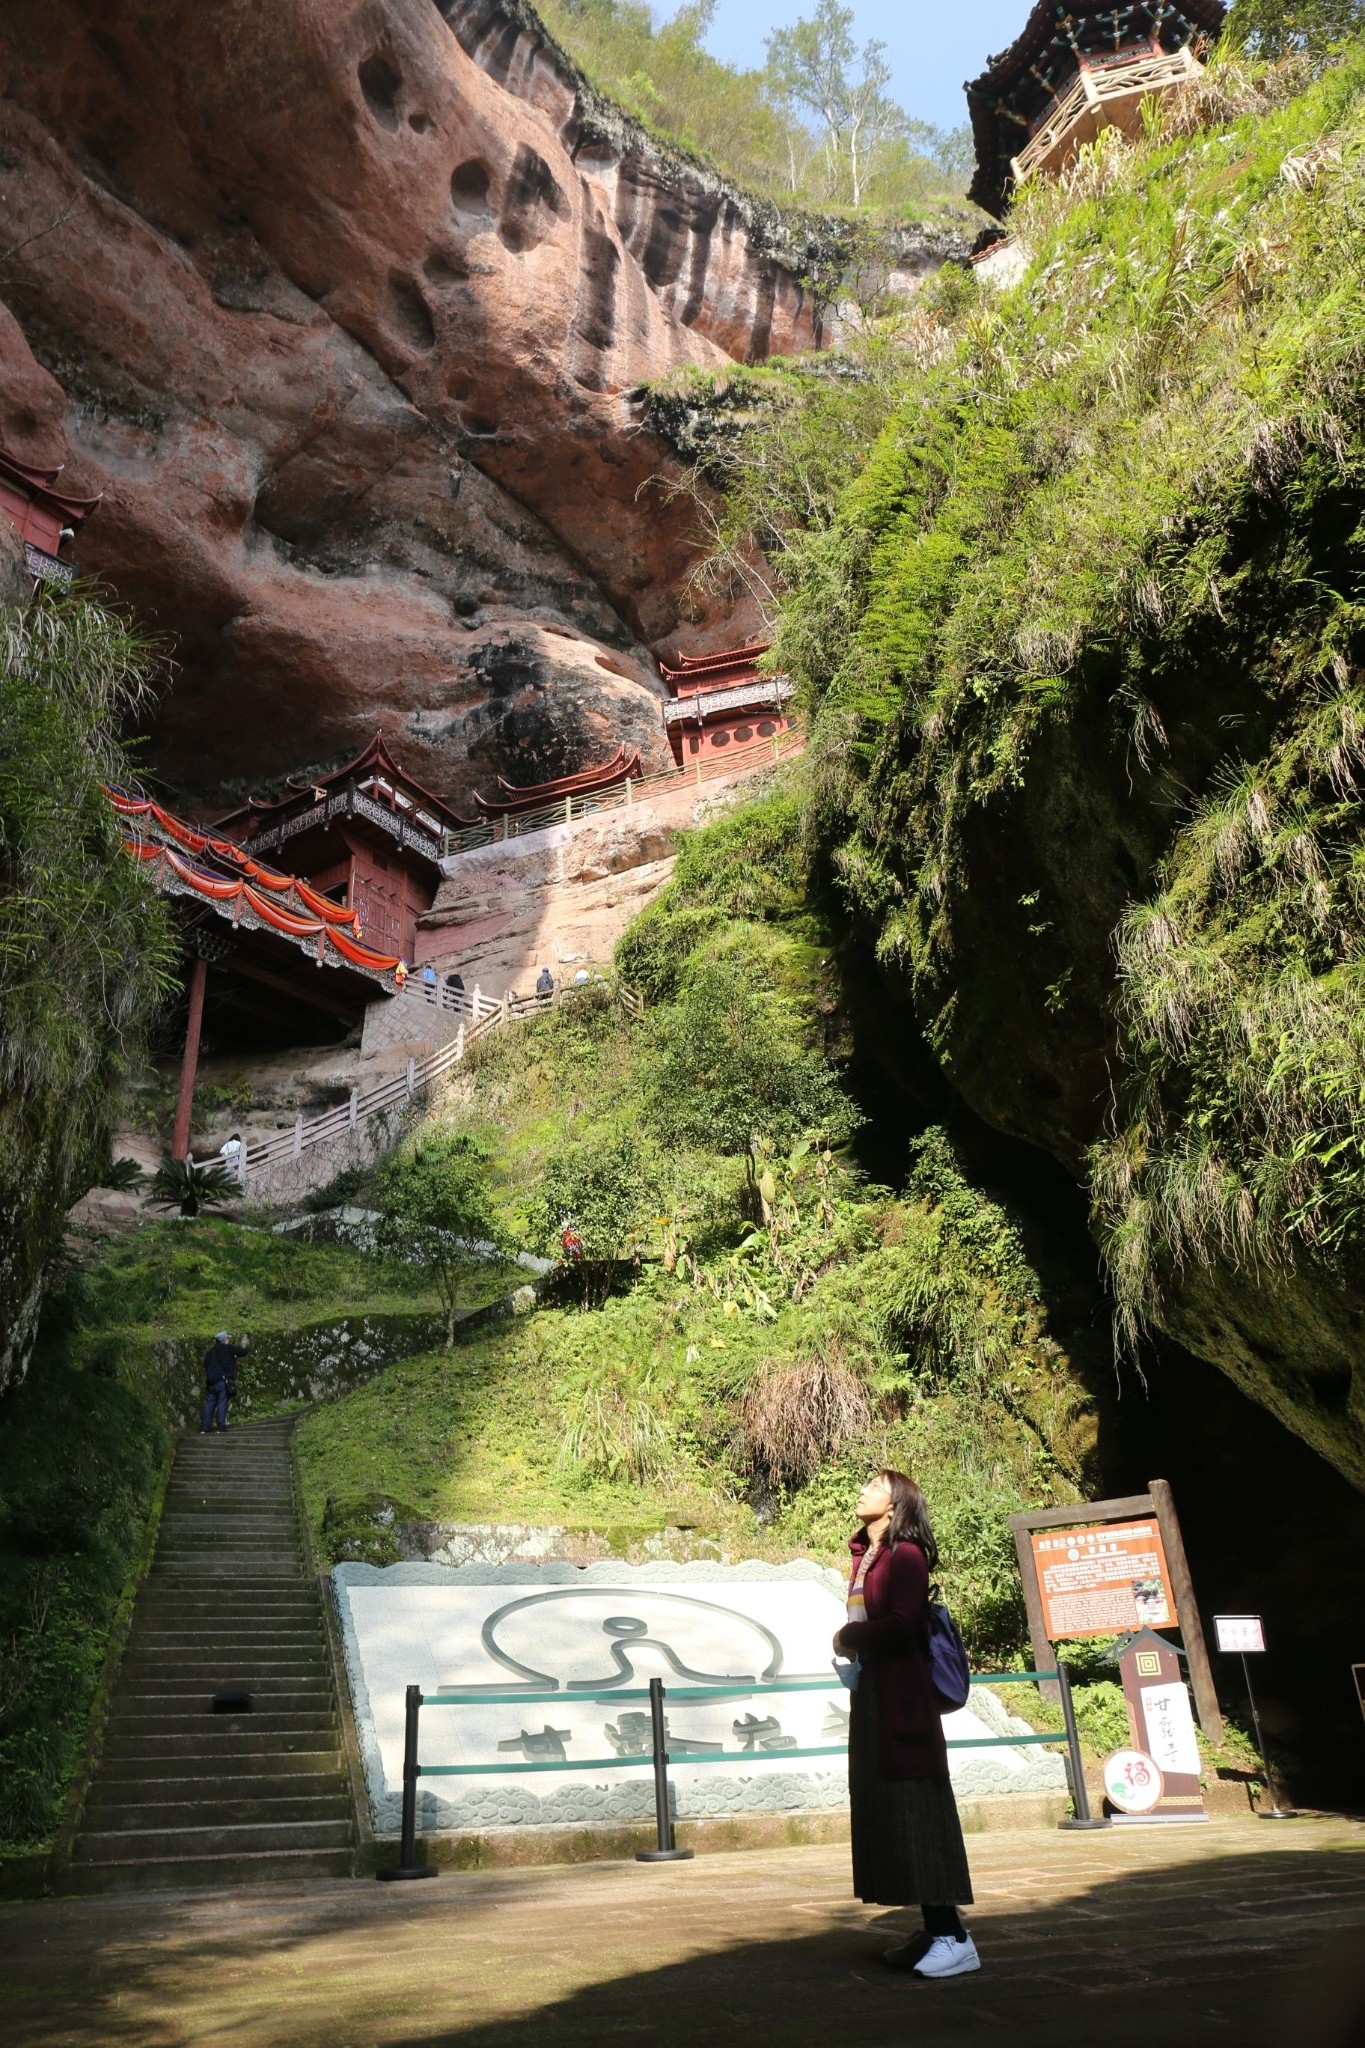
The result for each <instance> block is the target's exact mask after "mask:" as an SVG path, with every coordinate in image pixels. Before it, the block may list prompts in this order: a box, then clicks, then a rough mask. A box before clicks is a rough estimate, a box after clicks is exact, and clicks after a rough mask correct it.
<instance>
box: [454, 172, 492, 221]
mask: <svg viewBox="0 0 1365 2048" xmlns="http://www.w3.org/2000/svg"><path fill="white" fill-rule="evenodd" d="M492 183H493V180H492V175H491V173H490V172H489V169H488V166H487V164H481V163H480V162H479V160H478V158H477V157H471V158H470V159H469V161H468V163H463V164H460V165H458V166H457V167H456V169H455V170H453V171H452V172H451V174H450V203H451V205H452V206H453V207H454V209H455V212H456V214H457V215H458V216H459V218H460V219H461V220H462V221H465V222H468V221H476V220H487V219H488V217H489V214H490V212H491V210H492V209H491V208H490V206H489V204H488V194H489V190H490V188H491V186H492Z"/></svg>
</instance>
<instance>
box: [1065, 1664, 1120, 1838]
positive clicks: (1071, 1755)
mask: <svg viewBox="0 0 1365 2048" xmlns="http://www.w3.org/2000/svg"><path fill="white" fill-rule="evenodd" d="M1057 1690H1058V1692H1059V1693H1060V1694H1061V1700H1062V1726H1063V1727H1064V1728H1065V1729H1066V1768H1067V1776H1068V1777H1069V1778H1070V1780H1071V1804H1072V1806H1073V1807H1074V1808H1075V1812H1074V1814H1073V1815H1072V1817H1071V1819H1070V1820H1063V1821H1058V1823H1057V1825H1058V1827H1063V1828H1069V1829H1071V1830H1072V1832H1073V1833H1074V1832H1076V1831H1078V1830H1080V1829H1082V1828H1107V1827H1108V1826H1109V1825H1110V1823H1109V1820H1108V1817H1107V1815H1104V1814H1101V1815H1100V1816H1099V1817H1098V1818H1096V1816H1095V1815H1094V1814H1092V1813H1091V1811H1090V1794H1089V1792H1088V1791H1087V1790H1086V1783H1085V1765H1084V1763H1083V1762H1082V1759H1081V1738H1080V1736H1079V1735H1078V1734H1077V1733H1076V1709H1075V1708H1074V1707H1073V1705H1072V1704H1071V1676H1070V1673H1069V1672H1068V1671H1067V1668H1066V1666H1065V1664H1063V1662H1062V1660H1061V1658H1060V1657H1059V1658H1058V1659H1057Z"/></svg>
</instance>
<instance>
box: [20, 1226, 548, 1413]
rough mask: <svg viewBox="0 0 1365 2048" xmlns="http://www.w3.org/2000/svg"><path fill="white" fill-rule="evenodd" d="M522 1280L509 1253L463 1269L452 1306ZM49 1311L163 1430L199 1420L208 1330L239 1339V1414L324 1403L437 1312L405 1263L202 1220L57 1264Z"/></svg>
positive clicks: (430, 1333) (439, 1322)
mask: <svg viewBox="0 0 1365 2048" xmlns="http://www.w3.org/2000/svg"><path fill="white" fill-rule="evenodd" d="M524 1278H525V1275H524V1273H523V1272H522V1270H521V1269H520V1268H519V1267H518V1266H516V1265H515V1264H513V1263H512V1262H510V1261H508V1260H503V1259H500V1258H493V1259H488V1260H484V1261H480V1262H477V1263H474V1264H471V1266H470V1269H469V1271H468V1273H467V1275H466V1276H465V1277H464V1279H463V1283H462V1298H461V1307H462V1308H463V1309H464V1310H471V1309H476V1308H479V1307H481V1306H483V1305H484V1304H485V1303H488V1302H491V1301H493V1300H494V1299H496V1298H497V1297H499V1296H501V1295H505V1294H507V1293H509V1292H510V1291H511V1290H512V1289H513V1288H515V1287H516V1286H517V1285H519V1284H520V1282H521V1281H522V1280H523V1279H524ZM53 1309H54V1312H56V1313H58V1314H59V1315H60V1316H61V1317H62V1319H63V1320H64V1322H65V1324H66V1325H67V1326H68V1327H69V1329H70V1332H71V1337H70V1344H71V1353H72V1357H73V1359H74V1360H75V1361H76V1363H78V1364H80V1365H83V1366H85V1367H86V1368H88V1369H90V1370H92V1371H95V1372H102V1373H105V1374H109V1375H112V1376H114V1377H116V1378H117V1379H118V1380H119V1381H120V1382H121V1383H122V1384H123V1385H124V1386H125V1387H126V1388H127V1389H128V1390H129V1391H130V1392H132V1393H135V1394H137V1395H138V1396H139V1397H140V1398H141V1399H142V1400H144V1401H145V1402H147V1403H148V1405H149V1406H150V1407H151V1408H152V1409H153V1410H154V1411H155V1413H156V1414H157V1415H158V1416H160V1418H161V1419H162V1421H163V1422H164V1423H166V1424H167V1425H168V1426H170V1427H172V1428H183V1427H187V1426H189V1425H191V1424H192V1423H193V1422H194V1421H195V1419H196V1417H197V1415H198V1411H199V1403H200V1401H201V1399H202V1377H203V1375H202V1364H203V1356H204V1352H205V1350H206V1349H207V1347H208V1345H209V1344H210V1342H211V1341H212V1338H213V1334H214V1332H215V1331H216V1330H220V1329H228V1330H230V1331H232V1333H233V1334H234V1336H238V1337H241V1336H245V1337H248V1338H249V1339H250V1343H251V1349H250V1352H249V1354H248V1355H247V1357H246V1358H245V1359H243V1361H242V1364H241V1366H240V1368H239V1370H238V1375H237V1395H236V1403H237V1406H236V1413H237V1414H238V1416H239V1418H241V1419H245V1418H246V1417H247V1416H248V1415H253V1416H260V1415H268V1414H271V1413H275V1412H277V1411H279V1410H280V1409H284V1408H294V1407H298V1406H300V1405H301V1404H302V1403H303V1402H306V1401H309V1400H320V1399H328V1398H330V1397H331V1396H332V1395H334V1394H335V1393H337V1392H338V1391H341V1390H343V1389H345V1388H348V1387H351V1386H354V1385H355V1384H356V1383H357V1381H359V1380H361V1379H365V1378H367V1377H369V1376H370V1375H371V1374H372V1373H374V1372H376V1371H379V1370H380V1369H382V1367H384V1366H385V1365H387V1364H388V1363H389V1362H390V1360H391V1359H393V1358H395V1357H400V1356H403V1355H404V1354H405V1353H406V1352H409V1351H412V1350H414V1349H418V1348H420V1347H421V1346H423V1345H425V1344H429V1343H432V1342H434V1341H435V1340H436V1338H437V1336H438V1334H439V1332H440V1330H441V1329H442V1327H443V1326H444V1324H445V1320H446V1305H445V1302H444V1300H443V1298H442V1294H441V1290H440V1287H439V1284H438V1282H437V1280H436V1278H435V1276H433V1275H431V1274H429V1273H427V1272H426V1271H424V1270H423V1269H422V1268H421V1267H414V1266H413V1265H411V1264H410V1263H409V1262H408V1261H407V1260H406V1259H402V1258H393V1257H384V1256H382V1255H380V1254H376V1253H374V1252H366V1251H360V1250H357V1249H356V1248H355V1247H353V1246H351V1245H344V1244H328V1243H309V1242H305V1241H303V1239H302V1237H300V1236H295V1235H292V1234H291V1235H289V1236H277V1235H276V1234H275V1233H274V1232H273V1231H269V1230H259V1229H248V1228H244V1227H243V1226H241V1225H239V1224H233V1223H226V1222H222V1221H219V1220H217V1219H213V1218H209V1217H202V1216H201V1217H199V1218H197V1219H196V1220H194V1221H192V1222H191V1221H183V1222H180V1221H178V1222H147V1223H144V1224H143V1225H142V1226H141V1228H140V1229H139V1230H138V1231H136V1232H135V1233H133V1234H132V1235H130V1236H128V1237H123V1238H119V1239H116V1240H114V1241H113V1242H112V1243H110V1244H99V1243H97V1244H95V1245H93V1246H90V1247H87V1249H86V1251H85V1254H84V1256H83V1258H82V1259H81V1260H80V1261H79V1262H72V1263H70V1264H69V1265H68V1266H67V1267H66V1269H65V1270H64V1272H63V1275H62V1282H61V1286H60V1288H59V1290H58V1291H57V1293H56V1295H55V1296H54V1298H53Z"/></svg>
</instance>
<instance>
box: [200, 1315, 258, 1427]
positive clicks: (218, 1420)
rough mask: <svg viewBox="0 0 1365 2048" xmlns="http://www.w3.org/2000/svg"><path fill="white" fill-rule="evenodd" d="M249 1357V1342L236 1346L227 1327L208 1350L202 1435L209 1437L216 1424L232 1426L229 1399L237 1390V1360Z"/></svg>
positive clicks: (217, 1425)
mask: <svg viewBox="0 0 1365 2048" xmlns="http://www.w3.org/2000/svg"><path fill="white" fill-rule="evenodd" d="M245 1356H246V1344H245V1343H244V1342H243V1343H242V1344H239V1345H236V1346H234V1344H233V1342H232V1339H231V1338H230V1337H229V1336H228V1333H227V1331H226V1330H220V1331H219V1332H218V1335H217V1336H216V1337H215V1338H214V1340H213V1342H212V1344H210V1346H209V1348H208V1350H207V1351H206V1352H205V1353H204V1385H205V1388H206V1392H205V1394H204V1412H203V1414H202V1415H201V1417H200V1418H199V1434H200V1436H209V1435H211V1434H212V1431H213V1430H214V1428H215V1427H216V1428H217V1429H219V1430H224V1429H226V1428H227V1426H228V1419H227V1412H228V1402H229V1401H230V1400H231V1399H232V1396H233V1394H234V1393H235V1392H236V1390H237V1361H238V1359H239V1358H244V1357H245Z"/></svg>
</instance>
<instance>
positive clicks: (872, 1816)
mask: <svg viewBox="0 0 1365 2048" xmlns="http://www.w3.org/2000/svg"><path fill="white" fill-rule="evenodd" d="M854 1513H855V1514H856V1515H857V1517H858V1520H859V1522H860V1523H861V1524H862V1527H861V1528H860V1529H859V1531H858V1533H857V1534H856V1535H855V1536H854V1537H853V1539H852V1541H851V1542H850V1544H849V1549H850V1550H851V1551H852V1553H853V1573H852V1577H851V1578H850V1581H849V1590H848V1620H847V1622H846V1623H845V1625H844V1626H843V1628H842V1629H840V1631H839V1633H838V1634H837V1635H836V1636H835V1638H834V1652H835V1655H836V1656H839V1657H849V1658H853V1659H855V1660H856V1661H857V1663H858V1666H859V1669H858V1671H857V1672H856V1674H851V1675H852V1676H853V1678H854V1689H853V1692H852V1695H851V1701H850V1708H851V1711H850V1715H849V1732H848V1787H849V1808H850V1820H851V1827H852V1836H853V1889H854V1891H855V1892H856V1893H857V1895H858V1897H859V1898H860V1899H862V1900H863V1902H864V1903H865V1904H866V1905H869V1906H919V1907H920V1908H921V1910H922V1911H923V1914H924V1932H923V1933H922V1934H918V1935H916V1936H915V1938H914V1939H913V1940H912V1941H909V1942H905V1943H903V1944H902V1945H901V1946H900V1947H898V1948H893V1949H890V1950H889V1951H888V1952H887V1954H886V1958H885V1960H886V1961H887V1962H888V1963H890V1964H891V1965H892V1967H893V1968H895V1969H902V1970H913V1971H915V1973H916V1974H917V1975H918V1976H921V1977H957V1976H961V1975H963V1974H964V1973H965V1972H966V1971H968V1970H977V1969H980V1967H981V1959H980V1957H979V1956H978V1955H977V1952H976V1944H975V1942H974V1941H973V1940H972V1938H971V1936H970V1935H969V1934H968V1932H967V1930H966V1928H965V1927H964V1926H963V1924H962V1919H961V1915H960V1914H959V1912H958V1907H959V1906H961V1905H970V1903H971V1898H972V1881H971V1877H970V1875H969V1873H968V1870H967V1851H966V1847H965V1845H964V1843H963V1840H962V1823H961V1821H960V1820H959V1819H958V1813H957V1804H956V1802H955V1800H954V1798H953V1787H952V1782H951V1780H950V1779H949V1776H948V1751H947V1746H946V1744H945V1742H944V1736H943V1723H942V1720H941V1714H942V1708H941V1707H940V1705H939V1701H938V1695H937V1694H936V1693H935V1691H934V1684H933V1679H932V1677H931V1676H930V1671H929V1660H928V1653H927V1630H928V1618H929V1617H928V1608H929V1579H930V1576H931V1574H932V1573H933V1572H934V1571H936V1570H937V1568H938V1545H937V1544H936V1543H935V1541H934V1532H933V1530H932V1529H931V1528H930V1526H929V1516H928V1514H927V1512H926V1510H925V1505H924V1495H923V1494H922V1493H921V1492H920V1490H919V1488H918V1487H917V1486H916V1485H915V1482H914V1481H913V1479H911V1478H909V1476H908V1475H907V1474H906V1473H904V1472H879V1473H878V1474H877V1475H876V1477H875V1478H874V1479H869V1480H868V1482H867V1485H866V1486H865V1487H864V1488H863V1490H862V1492H861V1493H860V1494H859V1495H858V1499H857V1504H856V1506H855V1507H854Z"/></svg>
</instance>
